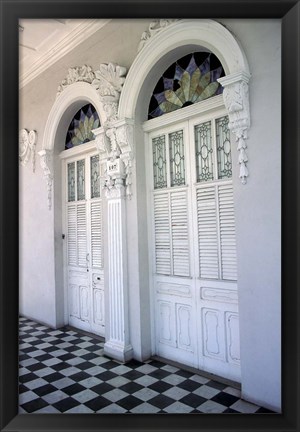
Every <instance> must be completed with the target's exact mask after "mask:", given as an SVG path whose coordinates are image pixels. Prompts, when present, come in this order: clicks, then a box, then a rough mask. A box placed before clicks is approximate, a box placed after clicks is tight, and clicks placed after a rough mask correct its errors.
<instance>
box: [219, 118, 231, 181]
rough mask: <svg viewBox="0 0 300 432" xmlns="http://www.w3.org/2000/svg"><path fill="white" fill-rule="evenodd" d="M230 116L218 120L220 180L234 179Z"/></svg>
mask: <svg viewBox="0 0 300 432" xmlns="http://www.w3.org/2000/svg"><path fill="white" fill-rule="evenodd" d="M228 123H229V119H228V116H224V117H221V118H219V119H217V120H216V138H217V160H218V178H219V179H222V178H230V177H232V159H231V145H230V131H229V128H228Z"/></svg>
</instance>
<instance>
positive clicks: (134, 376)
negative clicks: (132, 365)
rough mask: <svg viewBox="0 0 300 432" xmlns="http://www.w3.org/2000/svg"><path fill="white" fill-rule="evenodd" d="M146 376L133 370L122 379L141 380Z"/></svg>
mask: <svg viewBox="0 0 300 432" xmlns="http://www.w3.org/2000/svg"><path fill="white" fill-rule="evenodd" d="M143 375H144V374H142V373H141V372H139V371H137V370H131V371H129V372H126V373H124V374H123V375H122V377H124V378H127V379H129V380H135V379H138V378H140V377H141V376H143Z"/></svg>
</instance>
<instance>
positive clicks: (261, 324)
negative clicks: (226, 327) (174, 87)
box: [20, 20, 281, 410]
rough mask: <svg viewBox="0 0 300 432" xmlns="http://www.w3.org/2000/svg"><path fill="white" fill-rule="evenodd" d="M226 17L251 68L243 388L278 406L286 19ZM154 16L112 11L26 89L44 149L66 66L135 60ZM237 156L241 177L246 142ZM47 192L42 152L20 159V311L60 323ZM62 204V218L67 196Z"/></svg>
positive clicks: (241, 264)
mask: <svg viewBox="0 0 300 432" xmlns="http://www.w3.org/2000/svg"><path fill="white" fill-rule="evenodd" d="M221 22H222V23H223V24H225V25H226V27H227V28H228V29H229V30H230V31H232V32H233V34H234V36H236V37H237V39H238V40H239V41H240V43H241V45H242V47H243V49H244V51H245V54H246V57H247V59H248V62H249V67H250V72H251V74H252V77H251V80H250V107H251V128H250V130H249V139H248V151H247V153H248V158H249V164H248V166H249V173H250V176H249V180H248V183H247V185H245V186H243V185H241V184H240V182H239V180H237V181H235V185H236V186H235V199H236V221H237V234H238V235H237V238H238V244H237V247H238V287H239V302H240V304H239V307H240V316H241V320H240V334H241V367H242V392H243V395H244V397H245V398H246V399H248V400H250V401H253V402H256V403H259V404H262V405H263V406H266V407H270V408H273V409H278V410H279V409H280V393H281V383H280V376H281V371H280V367H281V364H280V357H281V356H280V350H281V339H280V337H281V336H280V326H281V323H280V316H281V311H280V296H281V293H280V290H281V286H280V223H281V222H280V182H281V178H280V158H281V154H280V103H281V101H280V87H281V83H280V61H281V58H280V55H281V54H280V38H281V34H280V21H279V20H278V21H277V20H221ZM148 23H149V21H147V20H146V21H144V20H139V21H136V20H134V21H133V20H125V21H123V20H113V21H112V22H111V23H110V24H108V25H107V26H106V27H104V28H103V29H101V30H100V31H99V32H97V33H96V34H94V35H93V36H92V37H91V38H90V39H89V40H87V41H85V42H84V43H82V44H81V45H80V46H79V47H77V48H76V49H75V50H74V51H72V52H71V53H69V54H68V55H66V56H65V57H64V58H63V59H61V60H59V61H58V62H57V63H55V64H54V65H53V66H52V67H51V68H50V69H49V70H47V71H46V72H44V73H43V74H41V75H40V76H39V77H37V78H36V79H35V80H34V81H32V82H30V83H29V84H28V85H27V86H26V87H25V88H23V89H22V90H21V92H20V95H21V99H20V129H21V128H27V129H35V130H36V131H37V133H38V143H37V151H39V150H41V148H42V147H41V146H42V137H43V132H44V128H45V124H46V121H47V116H48V114H49V112H50V110H51V107H52V105H53V103H54V101H55V95H56V90H57V87H58V85H59V83H60V82H61V80H62V79H64V78H65V76H66V75H67V69H68V68H69V67H73V66H80V65H82V64H88V65H91V66H92V67H93V68H94V69H97V68H98V67H99V64H100V63H104V62H116V63H118V64H120V65H124V66H126V67H127V68H128V67H129V66H130V64H131V63H132V61H133V60H134V58H135V56H136V54H137V46H138V43H139V40H140V36H141V34H142V32H143V31H145V30H146V29H147V27H148ZM74 114H75V112H74ZM136 145H139V146H140V147H139V150H138V151H137V157H136V163H137V167H136V175H137V180H138V183H137V184H135V185H134V186H133V197H137V198H138V200H139V201H138V202H137V201H136V199H135V198H133V200H132V202H129V203H128V218H127V224H128V238H127V240H128V268H129V295H130V298H129V309H130V323H129V324H130V332H131V343H132V346H133V349H134V354H135V356H136V358H145V357H147V355H149V354H150V336H151V335H150V326H149V322H150V310H149V291H148V284H147V277H148V267H147V260H148V258H147V253H148V252H147V220H146V207H145V205H146V203H145V195H144V190H145V185H144V184H143V182H144V177H143V174H144V166H143V151H142V147H141V146H142V145H143V140H142V136H140V139H139V142H138V143H136ZM234 157H235V160H234V166H235V172H234V176H235V177H236V178H237V177H238V162H237V152H234ZM58 183H59V182H58ZM58 183H56V186H55V187H59V184H58ZM46 194H47V192H46V183H45V181H44V180H43V173H42V170H41V168H40V164H39V159H38V157H37V163H36V173H35V174H33V173H32V171H31V167H30V165H28V166H26V167H21V168H20V312H21V313H22V314H24V315H25V316H28V317H31V318H34V319H36V320H38V321H41V322H45V323H46V324H49V325H50V326H54V327H55V326H58V325H61V324H62V287H61V286H59V283H58V281H60V280H61V279H62V277H61V275H60V272H59V271H57V270H55V265H54V250H56V259H59V256H60V255H59V254H60V251H61V249H60V242H61V241H60V232H59V227H56V236H55V242H54V232H53V220H54V210H51V211H49V210H48V208H47V197H46ZM55 208H56V211H57V212H58V214H57V215H56V217H57V218H59V203H57V205H56V207H55ZM136 227H137V230H136ZM55 281H56V292H55V289H54V286H55ZM140 305H142V308H141V309H140Z"/></svg>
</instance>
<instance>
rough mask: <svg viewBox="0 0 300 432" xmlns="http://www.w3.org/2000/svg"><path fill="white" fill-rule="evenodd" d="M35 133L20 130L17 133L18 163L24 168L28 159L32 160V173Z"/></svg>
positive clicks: (33, 169) (33, 167) (33, 168)
mask: <svg viewBox="0 0 300 432" xmlns="http://www.w3.org/2000/svg"><path fill="white" fill-rule="evenodd" d="M36 141H37V133H36V131H34V130H31V131H29V132H28V130H27V129H21V130H20V132H19V161H20V163H21V165H22V166H26V165H27V163H28V161H29V159H30V158H31V160H32V171H33V172H35V148H36Z"/></svg>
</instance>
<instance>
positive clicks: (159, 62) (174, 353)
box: [119, 20, 249, 381]
mask: <svg viewBox="0 0 300 432" xmlns="http://www.w3.org/2000/svg"><path fill="white" fill-rule="evenodd" d="M146 46H147V49H143V50H142V51H141V52H140V53H139V55H138V56H137V58H136V60H135V61H134V63H133V64H132V66H131V69H130V70H129V73H128V75H127V78H126V82H125V84H124V88H123V91H122V94H121V99H120V104H119V117H120V118H129V119H134V121H135V137H134V138H135V142H136V143H137V144H136V181H137V190H136V200H137V205H140V215H138V219H139V222H140V226H143V227H144V228H145V231H147V232H148V234H149V235H148V238H147V236H146V235H145V234H144V232H143V233H141V231H142V230H141V229H140V238H139V241H140V244H143V247H144V250H143V249H142V247H141V250H140V251H139V253H140V257H142V256H146V255H148V257H149V261H150V264H149V266H148V276H149V279H148V281H149V282H148V284H147V283H146V282H144V281H143V282H140V285H139V288H140V301H141V302H142V299H143V298H145V299H146V298H147V294H146V292H147V290H148V289H150V293H149V295H148V297H150V299H151V301H150V305H151V307H150V311H149V312H146V313H145V314H144V316H147V315H146V314H147V313H149V316H151V336H150V337H149V326H148V325H147V324H146V323H145V320H141V321H140V328H141V332H144V334H146V335H147V336H148V338H149V339H148V341H149V342H150V338H151V343H152V354H157V353H158V354H160V355H162V356H164V357H167V358H173V359H175V360H179V361H180V362H182V363H185V364H189V365H193V366H196V367H198V368H200V369H205V370H207V371H210V372H213V373H216V374H218V375H222V376H224V377H226V378H231V379H234V380H237V381H239V380H240V368H239V353H238V351H239V348H238V345H239V344H238V342H239V336H238V319H237V316H238V315H237V311H238V307H237V303H238V301H237V287H236V282H232V281H233V280H234V278H233V276H232V274H231V275H229V276H228V278H227V276H225V277H224V275H222V274H221V273H222V271H223V270H222V269H221V266H222V264H221V261H220V260H218V259H217V261H216V262H215V263H214V265H216V267H217V273H218V274H217V275H216V274H215V275H214V276H213V278H212V279H215V280H218V281H219V282H221V284H222V283H223V282H224V280H226V279H227V288H225V285H218V283H217V284H215V285H212V284H211V283H210V282H209V279H210V276H212V273H210V271H211V268H210V267H209V266H210V264H211V263H209V260H210V258H209V256H210V255H209V252H208V251H206V252H205V254H206V257H207V269H206V271H207V274H206V276H205V275H204V277H203V280H204V279H205V282H206V283H205V284H204V285H202V286H200V285H201V284H200V285H199V283H198V282H197V280H199V270H200V271H201V268H199V259H198V262H197V263H196V261H197V259H196V258H197V257H198V258H199V256H200V255H201V253H202V252H201V251H199V248H198V250H197V247H198V246H199V241H200V237H201V233H200V232H199V220H197V214H198V215H199V212H201V209H200V210H199V207H201V205H200V201H201V197H200V193H198V192H199V190H200V189H201V188H203V187H202V185H200V184H199V185H198V186H197V185H195V183H197V182H196V178H197V175H198V174H199V173H197V169H198V168H199V167H198V168H197V165H196V161H197V157H195V153H196V152H195V146H197V143H196V139H195V136H196V133H195V130H196V129H198V131H200V129H201V127H202V126H203V124H204V123H207V122H210V124H211V130H212V129H213V130H214V132H212V136H213V140H214V142H215V143H216V141H217V137H216V133H215V131H216V129H217V127H219V126H220V123H221V121H222V122H223V123H224V124H225V125H227V129H226V128H225V135H230V133H229V130H228V129H229V128H230V129H231V131H233V132H234V133H236V130H235V129H234V127H233V125H232V123H233V117H232V112H233V111H234V109H231V108H232V107H231V108H230V107H229V106H228V105H227V104H226V106H225V105H224V101H223V97H222V96H215V98H216V99H214V98H212V99H209V100H207V101H204V102H203V103H201V104H202V105H201V104H199V105H198V107H200V105H201V107H200V108H199V109H198V108H195V107H196V105H195V106H191V107H190V106H185V107H184V108H183V109H181V110H179V111H180V113H179V111H178V112H174V113H169V114H165V117H164V116H161V118H157V119H153V120H149V123H147V117H148V107H149V102H150V98H151V95H152V93H153V89H154V88H155V86H156V84H157V82H158V80H159V78H160V77H161V76H162V74H163V72H164V71H165V70H166V69H167V68H168V67H169V66H170V65H171V64H172V63H174V62H175V61H176V60H178V59H180V58H182V57H184V56H186V55H188V54H190V53H192V52H195V51H202V52H208V53H213V54H214V55H215V56H216V57H217V58H218V59H219V61H220V62H221V64H222V66H223V69H224V72H225V75H226V76H225V77H223V78H222V77H221V78H220V82H222V86H223V87H224V89H225V90H226V92H227V94H228V91H229V92H231V91H232V90H236V89H237V87H239V86H241V87H243V86H244V85H245V86H247V82H248V79H249V72H248V66H247V61H246V59H245V56H244V54H243V52H242V50H241V49H240V47H239V45H238V43H237V42H236V40H235V39H234V38H233V36H232V35H231V34H230V33H229V32H228V31H227V30H226V29H225V28H224V27H222V26H221V25H220V24H218V23H216V22H214V21H211V20H182V21H178V22H176V23H172V24H170V26H169V27H168V28H167V29H164V30H163V31H161V32H160V33H157V34H156V35H154V36H153V37H152V38H150V41H148V42H147V45H146ZM229 82H230V84H229ZM236 86H237V87H236ZM233 87H235V88H234V89H233ZM237 93H238V92H237ZM239 95H240V97H241V99H242V100H243V102H244V105H243V106H242V108H237V111H238V110H240V111H242V114H245V117H244V120H245V121H244V124H243V127H242V128H241V131H242V132H243V131H244V130H246V129H247V128H248V126H249V123H248V120H249V117H247V115H248V114H249V112H247V102H248V100H247V96H244V95H241V92H239ZM243 98H244V99H243ZM225 99H226V98H225ZM213 100H214V101H213ZM216 100H217V102H216ZM184 111H185V112H186V113H187V114H186V115H185V114H183V112H184ZM199 115H200V117H199ZM228 115H229V118H228ZM145 121H146V123H145ZM237 123H238V122H237ZM143 125H144V128H143ZM144 132H146V133H147V139H146V142H145V140H144V139H143V137H144ZM178 132H180V133H181V137H182V136H183V137H184V138H183V140H182V138H179V141H186V143H187V145H186V149H185V150H184V152H185V153H184V156H185V157H186V159H187V163H188V164H189V168H188V171H189V172H188V177H189V184H188V185H187V184H186V183H185V184H184V185H182V190H183V189H184V187H183V186H188V187H187V192H186V195H185V197H177V198H178V200H176V199H175V198H176V197H174V203H172V202H171V201H172V196H171V195H172V193H173V192H172V186H174V185H172V184H171V183H172V179H171V177H172V174H171V170H170V166H171V158H170V154H169V155H166V160H167V159H168V158H169V159H168V162H166V176H167V177H168V179H167V180H166V189H168V191H167V195H168V197H167V199H166V200H165V201H166V202H165V203H163V199H162V200H160V199H158V200H157V202H156V203H155V196H156V195H157V196H158V195H159V192H158V191H155V187H154V184H155V182H156V181H157V180H156V179H155V178H154V177H155V173H154V170H153V160H154V158H153V152H154V150H153V148H154V147H155V146H156V148H158V147H159V145H160V144H161V143H162V142H163V141H164V142H165V148H166V149H167V148H168V150H167V152H169V153H171V152H172V149H171V147H172V145H171V147H170V142H172V139H173V138H172V134H174V136H175V135H176V134H177V135H178ZM241 135H243V133H242V134H241ZM162 137H163V139H161V138H162ZM192 137H193V138H192ZM238 139H240V138H239V137H238ZM243 139H244V136H243ZM159 141H160V142H159ZM198 141H199V139H198ZM227 141H228V140H227ZM142 142H143V143H144V144H143V146H142V145H141V143H142ZM198 144H199V142H198ZM223 144H224V142H223ZM226 146H227V144H226ZM150 148H151V150H150ZM147 149H148V150H147ZM147 151H148V153H147ZM149 152H150V153H149ZM151 153H152V154H151ZM187 153H190V154H189V155H188V154H187ZM192 153H194V154H192ZM198 153H200V152H198ZM203 157H204V156H203ZM214 157H216V158H217V151H216V146H215V156H214ZM243 157H244V155H243ZM243 157H241V158H240V161H241V162H240V163H241V167H242V166H243V168H244V166H245V164H244V161H245V159H244V160H243ZM198 158H199V155H198ZM156 164H157V165H159V161H158V160H157V161H156ZM168 164H169V173H168V167H167V165H168ZM192 165H193V167H192ZM217 165H218V163H217V162H216V161H215V175H216V177H215V178H214V180H218V181H219V184H218V185H217V184H216V183H214V184H211V187H212V190H213V191H214V192H213V194H212V195H211V196H210V197H209V198H211V203H210V205H211V206H212V207H213V206H214V212H215V213H218V215H219V216H220V206H222V205H223V204H222V203H225V204H224V205H225V206H226V201H227V199H228V196H229V200H230V212H231V214H233V213H234V203H233V188H232V186H233V184H234V181H238V177H239V173H238V171H237V170H236V168H233V177H234V179H235V180H233V181H232V180H229V179H227V180H224V179H222V180H221V179H220V177H218V172H217ZM185 169H186V168H185ZM145 171H148V177H147V180H145V174H144V173H145ZM244 173H245V176H244V177H243V175H241V172H240V177H241V179H242V180H244V178H246V176H247V173H246V170H245V171H244ZM151 177H152V178H151ZM149 179H150V180H149ZM236 179H237V180H236ZM220 180H221V181H220ZM226 182H227V183H228V184H227V183H226ZM221 183H222V186H221ZM225 183H226V184H225ZM149 185H150V187H149ZM151 185H152V186H151ZM228 185H229V189H230V190H229V189H228ZM223 186H224V187H223ZM151 188H152V189H151ZM203 189H204V188H203ZM174 192H175V189H174ZM209 192H212V191H209ZM176 193H177V190H176ZM145 195H146V196H147V195H148V196H149V195H150V205H149V204H148V207H149V211H148V214H145V212H144V209H143V206H142V205H141V204H142V203H143V202H144V196H145ZM222 200H223V201H222ZM175 201H176V202H175ZM184 201H185V203H184ZM182 203H184V204H183V206H182V208H184V212H185V215H186V222H185V225H186V228H184V229H186V233H187V236H186V237H187V240H188V241H187V243H189V245H188V246H187V249H188V254H189V257H188V261H189V262H188V264H187V265H186V268H184V267H185V265H184V263H185V261H186V258H187V257H184V259H182V260H181V256H180V254H178V256H177V258H176V257H175V255H176V251H175V252H174V250H173V251H172V242H173V244H174V238H172V236H173V234H174V233H173V232H172V224H173V222H174V220H173V221H172V208H173V209H174V215H175V216H176V214H177V213H176V211H177V210H176V209H175V207H176V205H177V204H178V206H179V207H180V206H181V205H182ZM156 204H157V209H158V210H157V211H158V214H159V216H158V217H157V219H155V212H156V207H155V206H156ZM172 205H173V207H172ZM159 207H161V208H159ZM179 207H178V208H179ZM190 210H191V211H190ZM197 212H198V213H197ZM161 215H164V217H162V218H161V219H160V216H161ZM166 215H167V216H166ZM219 216H218V218H217V219H215V220H214V222H213V224H214V225H217V231H218V234H217V237H218V236H219V237H218V238H217V239H216V246H215V247H216V251H215V252H217V255H218V257H221V255H222V253H223V252H222V247H223V246H222V244H221V243H222V241H221V240H222V239H221V237H220V235H221V231H222V229H223V228H222V227H221V226H220V217H219ZM204 217H206V216H204ZM183 219H184V218H183ZM145 220H146V221H147V222H145ZM165 221H167V224H166V225H168V227H167V226H166V227H165V228H166V230H167V231H168V230H169V231H168V232H166V233H165V234H163V235H162V238H163V242H164V241H165V240H166V239H167V240H166V244H167V243H168V242H169V244H168V245H167V246H166V247H165V250H163V251H162V250H161V251H162V254H161V258H162V260H161V263H160V264H162V265H161V269H160V270H161V271H162V272H163V273H164V275H163V277H162V278H161V279H159V281H158V279H157V274H158V273H157V264H158V261H159V260H157V249H158V248H157V245H158V243H159V240H158V242H157V241H156V239H157V238H158V236H157V233H158V232H161V230H163V228H164V226H163V225H164V222H165ZM175 224H176V221H175ZM225 225H226V222H225ZM225 225H224V226H225ZM156 227H157V233H156V232H155V230H156ZM205 229H207V231H208V232H209V230H210V227H208V228H207V227H206V228H205V227H204V230H205ZM200 231H201V230H200ZM195 237H196V241H194V238H195ZM191 240H192V241H191ZM175 241H176V239H175ZM230 241H231V240H230ZM202 242H203V239H202ZM197 244H198V246H196V245H197ZM168 250H169V251H171V252H167V251H168ZM202 251H203V250H202ZM215 252H213V253H215ZM166 255H168V256H169V261H170V262H169V264H170V267H171V274H168V275H166V266H168V263H167V264H166V262H164V263H163V260H164V259H163V257H166ZM152 258H153V260H152ZM175 258H176V259H175ZM174 259H175V261H176V260H177V265H178V269H180V270H179V273H180V272H185V271H186V274H185V275H182V274H179V273H178V272H177V273H178V274H174ZM151 261H152V262H151ZM225 261H226V260H223V262H225ZM202 263H203V261H202ZM165 264H166V266H165V267H164V265H165ZM230 265H231V264H229V267H230ZM235 265H236V264H234V266H235ZM172 267H173V269H172ZM192 267H193V268H194V269H195V268H196V267H198V277H197V276H196V274H195V273H193V274H191V268H192ZM229 267H228V268H229ZM176 271H177V270H176ZM202 271H203V272H204V273H205V270H204V269H202ZM172 272H173V273H172ZM189 272H190V273H189ZM209 273H210V274H209ZM225 273H226V272H225ZM229 273H230V272H229ZM233 273H234V272H233ZM235 273H236V269H235ZM144 274H145V273H144ZM168 277H169V281H168V282H167V283H166V280H163V278H168ZM171 277H172V278H173V279H172V280H171ZM178 277H185V278H186V279H185V283H183V282H182V281H181V282H178ZM235 277H236V276H235ZM189 278H190V280H189ZM154 280H155V281H154ZM191 280H193V282H191ZM229 280H230V282H229ZM153 281H154V282H153ZM197 283H198V288H197V290H195V289H194V288H192V285H193V284H194V286H196V285H197ZM217 285H218V286H217ZM163 291H164V292H163ZM171 291H173V295H174V292H176V291H177V293H176V295H177V299H176V300H174V302H173V303H172V301H170V299H169V300H168V301H167V300H166V297H164V298H163V297H161V298H159V295H160V294H161V295H162V296H164V295H168V294H170V293H171ZM192 291H193V293H192ZM196 291H197V292H196ZM201 296H202V297H206V299H204V298H201ZM208 297H211V298H210V300H209V298H208ZM187 298H189V300H188V302H186V300H187ZM220 298H223V300H224V298H227V300H228V303H230V304H231V306H230V308H229V309H228V308H227V309H226V307H224V309H222V308H221V309H222V312H220V309H219V310H218V308H217V307H215V306H216V303H215V304H214V306H213V307H212V306H211V303H210V306H208V305H209V303H208V304H206V306H205V305H203V304H202V303H201V301H202V300H203V301H204V300H206V301H208V302H209V301H211V300H212V299H214V300H216V301H217V302H218V299H220ZM183 299H184V301H183ZM131 301H132V302H134V301H135V300H133V299H132V300H131ZM131 301H130V302H131ZM168 302H169V303H168ZM200 303H201V304H200ZM225 303H226V300H225ZM199 304H200V306H199ZM233 304H234V305H233ZM140 308H141V309H143V310H145V309H146V310H147V308H146V307H145V305H142V303H141V304H140ZM205 308H206V309H205ZM130 316H131V317H134V316H135V312H134V311H133V310H131V311H130ZM203 320H204V321H205V322H204V324H205V325H206V328H205V330H204V333H203V329H204V327H205V326H204V325H203ZM171 321H172V323H171ZM180 321H181V322H183V321H185V322H186V323H189V324H188V325H187V326H186V328H187V327H188V326H189V325H190V323H191V325H192V326H193V325H194V324H195V326H196V327H197V326H198V327H199V331H198V333H197V334H196V333H194V334H193V335H192V334H191V332H189V331H187V330H186V329H183V328H182V329H180V328H179V326H180ZM197 323H198V324H197ZM226 326H227V327H226ZM229 327H231V328H229ZM219 329H221V332H220V333H219V334H218V332H219ZM232 331H234V332H235V334H236V336H235V337H234V342H233V338H232V333H231V336H228V335H229V333H230V332H232ZM180 333H181V334H180ZM208 333H209V335H208ZM221 333H222V334H223V336H222V340H220V334H221ZM205 334H206V336H207V343H206V348H205V343H203V340H204V337H205ZM210 336H212V337H210ZM180 338H181V342H178V341H179V340H180ZM226 338H227V339H228V340H229V345H226V343H227V342H226ZM230 338H232V339H231V340H230ZM162 339H165V347H166V348H164V349H162V344H161V340H162ZM209 339H210V340H209ZM213 339H214V341H213ZM192 340H193V341H192ZM192 343H193V344H194V347H196V348H193V349H190V348H191V345H192ZM180 344H181V348H179V346H178V345H180ZM144 345H145V344H144ZM221 345H222V347H221ZM230 350H231V352H230V353H229V351H230ZM200 351H202V356H201V355H200V356H199V352H200ZM145 352H146V349H145ZM196 352H197V354H195V353H196ZM230 356H231V360H232V361H230V362H231V364H232V365H233V366H232V367H231V366H229V367H225V368H224V367H223V366H224V363H226V362H227V360H226V359H228V358H229V357H230ZM196 357H197V358H196ZM200 357H202V359H200ZM217 357H219V359H218V362H219V364H220V365H221V364H222V363H223V365H221V366H220V368H219V367H214V366H213V367H212V366H211V365H213V364H216V363H215V360H216V358H217ZM227 363H228V362H227Z"/></svg>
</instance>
